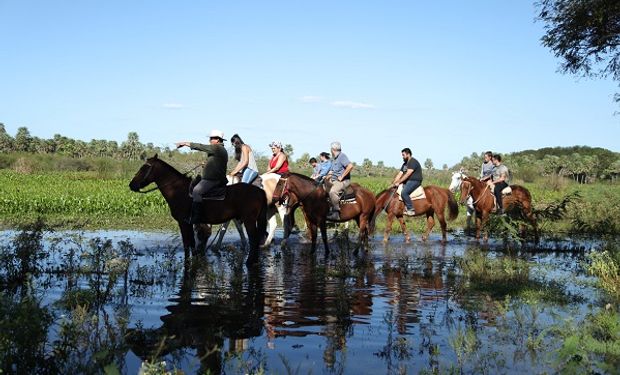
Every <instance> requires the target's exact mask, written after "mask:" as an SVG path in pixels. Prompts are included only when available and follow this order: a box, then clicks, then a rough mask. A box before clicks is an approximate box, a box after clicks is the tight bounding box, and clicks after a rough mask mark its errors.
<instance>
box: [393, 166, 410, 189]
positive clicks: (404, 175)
mask: <svg viewBox="0 0 620 375" xmlns="http://www.w3.org/2000/svg"><path fill="white" fill-rule="evenodd" d="M399 174H400V175H401V177H400V178H399V179H397V180H396V182H395V183H394V184H395V185H400V184H402V183H404V182H405V181H407V180H408V179H409V176H411V175H412V174H413V169H407V172H405V173H403V172H399Z"/></svg>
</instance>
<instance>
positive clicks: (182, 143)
mask: <svg viewBox="0 0 620 375" xmlns="http://www.w3.org/2000/svg"><path fill="white" fill-rule="evenodd" d="M175 145H176V146H177V148H181V147H183V146H189V145H188V142H186V141H183V142H176V143H175Z"/></svg>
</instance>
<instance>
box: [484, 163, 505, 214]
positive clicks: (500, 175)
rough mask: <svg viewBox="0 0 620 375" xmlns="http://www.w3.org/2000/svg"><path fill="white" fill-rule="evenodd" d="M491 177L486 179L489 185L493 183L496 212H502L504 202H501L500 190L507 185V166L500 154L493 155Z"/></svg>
mask: <svg viewBox="0 0 620 375" xmlns="http://www.w3.org/2000/svg"><path fill="white" fill-rule="evenodd" d="M492 160H493V165H494V166H495V168H494V169H493V179H492V180H490V181H488V182H487V183H488V184H489V186H491V185H493V193H494V194H495V200H496V201H497V213H498V214H500V215H503V214H504V204H503V202H502V190H503V189H504V188H506V187H507V186H508V167H506V166H505V165H504V164H502V156H501V155H500V154H495V155H493V159H492Z"/></svg>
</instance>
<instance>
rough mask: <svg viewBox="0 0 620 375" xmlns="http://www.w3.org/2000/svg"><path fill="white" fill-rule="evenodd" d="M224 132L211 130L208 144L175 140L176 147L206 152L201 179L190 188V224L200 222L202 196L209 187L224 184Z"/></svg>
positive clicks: (226, 155)
mask: <svg viewBox="0 0 620 375" xmlns="http://www.w3.org/2000/svg"><path fill="white" fill-rule="evenodd" d="M224 141H225V139H224V132H222V131H220V130H212V131H211V133H210V134H209V144H208V145H204V144H201V143H194V142H187V141H182V142H177V143H176V146H177V148H179V147H183V146H187V147H189V148H191V149H192V150H199V151H204V152H206V153H207V161H206V162H205V166H204V168H203V170H202V180H201V181H200V182H199V183H198V184H196V186H195V187H194V190H192V216H191V218H190V223H191V224H198V223H200V222H202V197H203V195H205V194H206V193H207V192H209V191H210V190H211V189H213V188H215V187H218V186H224V185H226V182H227V178H226V166H227V164H228V152H227V151H226V148H225V147H224Z"/></svg>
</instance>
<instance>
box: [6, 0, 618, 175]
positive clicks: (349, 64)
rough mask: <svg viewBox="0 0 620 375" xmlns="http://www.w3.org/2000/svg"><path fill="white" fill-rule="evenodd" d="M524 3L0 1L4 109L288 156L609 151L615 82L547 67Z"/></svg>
mask: <svg viewBox="0 0 620 375" xmlns="http://www.w3.org/2000/svg"><path fill="white" fill-rule="evenodd" d="M535 16H536V8H535V6H534V3H533V1H526V0H519V1H516V0H515V1H496V0H488V1H460V0H459V1H456V0H455V1H434V2H429V1H311V2H310V1H307V2H299V1H202V2H198V1H175V2H172V1H165V2H164V1H147V0H142V1H115V0H106V1H68V0H67V1H43V0H41V1H28V0H19V1H18V0H0V67H1V69H0V87H1V90H0V122H3V123H4V124H5V127H6V129H7V131H8V132H9V133H10V134H12V135H14V134H15V132H16V131H17V128H18V127H20V126H26V127H28V129H29V130H30V133H31V134H32V135H35V136H39V137H42V138H51V137H52V136H53V135H54V134H56V133H60V134H62V135H65V136H68V137H71V138H75V139H82V140H84V141H90V140H91V139H108V140H117V141H119V142H120V141H123V140H125V139H126V138H127V133H128V132H130V131H136V132H138V134H139V135H140V140H141V141H142V142H144V143H146V142H153V143H154V144H155V145H159V146H169V147H173V143H174V142H175V141H180V140H192V141H197V142H204V141H206V136H207V134H208V133H209V131H210V130H211V129H212V128H218V129H221V130H223V131H224V132H225V134H226V135H227V137H228V136H230V135H232V134H233V133H237V132H238V133H239V134H240V135H241V137H242V138H244V140H245V141H246V142H247V143H249V144H251V145H252V146H253V147H254V149H255V150H256V151H257V152H260V153H263V154H268V153H269V148H268V146H267V145H268V143H269V142H270V141H271V140H280V141H281V142H282V143H285V144H286V143H290V144H291V145H293V147H294V150H295V154H294V155H293V158H295V159H296V158H298V157H299V156H301V155H302V153H304V152H308V153H310V154H312V155H316V154H318V153H319V152H321V151H327V150H328V147H329V144H330V142H332V141H334V140H338V141H340V142H341V143H342V145H343V151H344V152H345V153H346V154H347V155H348V156H349V158H350V159H351V160H353V161H356V162H358V163H361V162H362V160H363V159H364V158H369V159H371V160H373V161H374V162H377V161H380V160H381V161H383V162H384V163H385V164H386V165H393V166H395V165H399V164H400V163H401V157H400V150H401V149H402V148H403V147H410V148H411V149H412V150H413V154H414V156H415V157H416V158H418V159H419V160H420V161H421V162H423V161H424V160H425V159H426V158H431V159H432V160H433V162H434V164H435V166H436V167H441V166H442V165H443V164H444V163H446V164H448V165H450V166H451V165H453V164H455V163H457V162H458V161H460V159H461V158H462V156H465V155H470V154H471V153H472V152H481V151H484V150H487V149H491V150H494V151H498V152H503V153H506V152H512V151H519V150H523V149H532V148H540V147H547V146H572V145H587V146H597V147H605V148H608V149H611V150H613V151H620V147H619V142H618V139H620V137H619V135H620V134H619V133H620V132H619V122H620V116H618V115H614V112H616V111H618V110H619V108H618V107H617V105H616V104H614V103H613V100H612V97H613V94H614V93H615V92H616V91H617V90H618V87H617V84H615V83H614V82H613V81H611V80H608V81H602V80H588V79H579V78H577V77H574V76H570V75H562V74H560V73H558V72H557V69H558V66H559V60H558V59H556V58H555V57H554V56H553V55H552V53H551V52H550V51H549V50H547V49H546V48H544V47H542V46H541V45H540V37H541V36H542V35H543V25H542V24H541V23H540V22H535V21H534V19H535Z"/></svg>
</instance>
